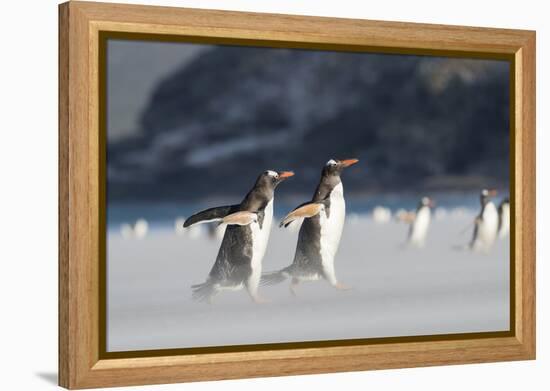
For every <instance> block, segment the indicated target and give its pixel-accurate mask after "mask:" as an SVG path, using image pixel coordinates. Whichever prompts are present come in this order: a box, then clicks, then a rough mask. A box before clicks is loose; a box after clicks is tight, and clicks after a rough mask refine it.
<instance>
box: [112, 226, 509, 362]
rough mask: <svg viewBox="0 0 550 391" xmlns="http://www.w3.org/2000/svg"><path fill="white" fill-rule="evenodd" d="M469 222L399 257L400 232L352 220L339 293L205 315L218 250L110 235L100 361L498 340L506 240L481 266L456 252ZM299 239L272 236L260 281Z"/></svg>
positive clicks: (197, 242)
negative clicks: (204, 290)
mask: <svg viewBox="0 0 550 391" xmlns="http://www.w3.org/2000/svg"><path fill="white" fill-rule="evenodd" d="M472 218H473V215H465V216H459V217H457V216H455V217H452V216H447V217H445V218H443V219H440V220H437V221H434V220H433V219H432V225H431V227H430V232H429V237H428V242H427V245H426V248H424V249H422V250H413V249H403V248H402V247H401V246H400V245H401V244H402V243H403V242H404V239H405V237H406V232H407V226H406V225H404V224H400V223H397V222H393V221H392V222H390V223H387V224H376V223H374V222H373V221H372V220H370V219H369V218H366V217H362V218H356V219H348V221H347V224H346V227H345V230H344V234H343V237H342V242H341V246H340V251H339V253H338V255H337V259H336V271H337V275H338V277H339V279H340V280H341V282H343V283H344V284H346V285H349V286H351V287H352V288H353V289H352V290H349V291H337V290H335V289H333V288H331V287H330V286H329V285H328V284H327V283H326V282H324V281H319V282H310V283H305V284H303V285H301V286H300V287H299V288H298V297H296V298H295V297H292V296H291V294H290V292H289V289H288V283H283V284H281V285H279V286H274V287H265V288H260V289H261V290H260V292H261V293H262V295H263V296H264V297H265V298H266V299H268V300H270V302H269V303H266V304H260V305H258V304H254V303H252V301H251V300H250V298H249V297H248V295H247V293H246V291H245V290H242V291H238V292H222V293H221V294H220V295H218V296H217V297H216V299H215V301H214V304H213V305H208V304H204V303H195V302H193V301H192V300H191V289H190V286H191V285H192V284H196V283H200V282H203V281H204V280H205V278H206V277H207V275H208V272H209V271H210V268H211V266H212V264H213V262H214V260H215V257H216V253H217V251H218V247H219V241H216V240H211V239H208V238H207V237H201V238H198V239H191V238H188V237H186V236H177V235H176V234H175V233H174V232H173V231H171V230H168V229H165V230H163V229H157V230H152V231H151V232H150V233H149V235H148V236H147V237H146V238H144V239H141V240H138V239H124V238H123V237H122V236H121V235H120V233H119V232H118V231H117V230H110V231H109V236H108V245H107V248H108V250H107V265H108V266H107V269H108V277H107V285H108V333H107V334H108V336H107V341H108V347H107V350H108V351H126V350H142V349H165V348H184V347H200V346H218V345H241V344H255V343H277V342H293V341H307V340H334V339H348V338H371V337H388V336H404V335H426V334H447V333H465V332H480V331H501V330H507V329H508V328H509V240H508V239H506V240H504V241H497V242H496V243H495V246H494V248H493V250H492V252H491V253H490V254H488V255H481V254H472V253H470V252H468V251H456V250H453V249H452V248H451V246H452V245H456V244H461V243H466V242H467V241H468V240H469V238H470V235H471V232H468V233H466V234H463V235H460V234H459V232H460V231H461V230H462V229H463V228H464V227H465V226H466V225H467V224H468V222H469V221H471V219H472ZM296 238H297V232H290V231H287V230H283V229H279V228H276V227H274V228H273V231H272V235H271V239H270V243H269V246H268V249H267V254H266V257H265V258H264V271H271V270H276V269H278V268H282V267H284V266H287V265H288V264H290V263H291V261H292V258H293V255H294V249H295V244H296Z"/></svg>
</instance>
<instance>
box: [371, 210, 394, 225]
mask: <svg viewBox="0 0 550 391" xmlns="http://www.w3.org/2000/svg"><path fill="white" fill-rule="evenodd" d="M372 219H373V220H374V222H375V223H378V224H385V223H389V222H390V221H391V210H390V209H389V208H385V207H383V206H377V207H375V208H374V209H373V210H372Z"/></svg>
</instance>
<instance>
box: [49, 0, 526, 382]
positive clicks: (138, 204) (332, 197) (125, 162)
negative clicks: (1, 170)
mask: <svg viewBox="0 0 550 391" xmlns="http://www.w3.org/2000/svg"><path fill="white" fill-rule="evenodd" d="M59 21H60V27H59V28H60V30H59V49H60V56H59V60H60V63H59V75H60V78H59V80H60V90H59V91H60V94H59V97H60V98H59V99H60V106H59V147H60V148H59V154H60V155H59V191H60V197H59V238H60V239H59V277H60V278H59V294H60V295H59V327H60V330H59V331H60V332H59V382H60V385H62V386H64V387H66V388H71V389H72V388H90V387H104V386H123V385H138V384H156V383H169V382H184V381H198V380H214V379H231V378H240V377H257V376H279V375H288V374H307V373H322V372H336V371H351V370H368V369H380V368H400V367H413V366H431V365H443V364H462V363H477V362H491V361H505V360H525V359H534V358H535V33H534V32H532V31H523V30H505V29H489V28H478V27H458V26H442V25H429V24H414V23H394V22H380V21H367V20H351V19H333V18H318V17H304V16H290V15H272V14H254V13H240V12H227V11H212V10H210V11H207V10H196V9H180V8H168V7H149V6H135V5H119V4H102V3H88V2H72V1H71V2H68V3H65V4H61V5H60V7H59Z"/></svg>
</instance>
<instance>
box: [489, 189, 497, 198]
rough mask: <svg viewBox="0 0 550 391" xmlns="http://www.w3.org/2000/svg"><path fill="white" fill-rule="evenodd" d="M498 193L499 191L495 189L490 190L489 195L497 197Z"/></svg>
mask: <svg viewBox="0 0 550 391" xmlns="http://www.w3.org/2000/svg"><path fill="white" fill-rule="evenodd" d="M497 194H498V192H497V191H496V190H495V189H491V190H489V195H490V196H491V197H495V196H496V195H497Z"/></svg>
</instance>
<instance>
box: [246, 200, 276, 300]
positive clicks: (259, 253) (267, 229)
mask: <svg viewBox="0 0 550 391" xmlns="http://www.w3.org/2000/svg"><path fill="white" fill-rule="evenodd" d="M272 222H273V199H272V200H271V201H269V203H268V204H267V206H266V207H265V209H264V220H263V224H262V228H260V225H259V224H258V223H252V224H251V225H250V229H251V230H252V261H251V264H250V266H251V268H252V274H251V275H250V277H249V279H248V289H249V291H250V293H251V294H252V295H253V296H254V295H256V292H257V290H258V284H259V283H260V277H261V275H262V260H263V258H264V255H265V250H266V249H267V242H268V241H269V234H270V233H271V223H272Z"/></svg>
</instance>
